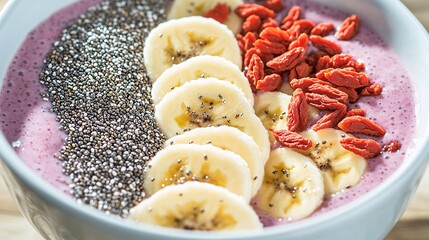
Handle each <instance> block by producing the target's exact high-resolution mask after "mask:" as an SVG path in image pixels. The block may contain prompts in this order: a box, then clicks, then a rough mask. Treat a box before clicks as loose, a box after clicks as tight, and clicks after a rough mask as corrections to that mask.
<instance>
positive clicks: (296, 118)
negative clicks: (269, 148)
mask: <svg viewBox="0 0 429 240" xmlns="http://www.w3.org/2000/svg"><path fill="white" fill-rule="evenodd" d="M307 114H308V104H307V101H306V99H305V94H304V92H303V91H302V89H300V88H298V89H296V90H295V91H294V92H293V95H292V98H291V100H290V102H289V106H288V115H287V120H286V125H287V127H288V129H289V131H292V132H302V131H304V130H305V129H306V128H307Z"/></svg>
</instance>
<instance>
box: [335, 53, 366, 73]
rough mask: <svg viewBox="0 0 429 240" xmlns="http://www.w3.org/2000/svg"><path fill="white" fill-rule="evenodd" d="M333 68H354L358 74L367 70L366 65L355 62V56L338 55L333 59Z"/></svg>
mask: <svg viewBox="0 0 429 240" xmlns="http://www.w3.org/2000/svg"><path fill="white" fill-rule="evenodd" d="M330 64H331V67H332V68H353V70H354V71H356V72H361V71H363V70H365V64H364V63H363V62H358V61H355V60H353V56H351V55H349V54H337V55H335V56H333V57H332V58H331V62H330Z"/></svg>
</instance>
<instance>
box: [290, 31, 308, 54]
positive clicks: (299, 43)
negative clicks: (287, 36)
mask: <svg viewBox="0 0 429 240" xmlns="http://www.w3.org/2000/svg"><path fill="white" fill-rule="evenodd" d="M297 47H302V48H304V49H305V50H307V48H308V35H307V34H306V33H302V34H301V35H299V37H298V38H297V39H296V40H295V41H293V42H291V43H290V44H289V50H291V49H293V48H297Z"/></svg>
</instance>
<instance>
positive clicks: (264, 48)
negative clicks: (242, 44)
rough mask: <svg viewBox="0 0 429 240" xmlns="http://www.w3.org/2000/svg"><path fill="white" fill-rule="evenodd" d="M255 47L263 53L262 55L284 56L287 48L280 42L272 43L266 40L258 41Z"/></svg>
mask: <svg viewBox="0 0 429 240" xmlns="http://www.w3.org/2000/svg"><path fill="white" fill-rule="evenodd" d="M253 45H254V46H255V47H256V48H257V49H258V50H259V51H260V52H261V53H273V54H282V53H284V52H286V50H287V48H286V46H285V45H283V44H281V43H278V42H271V41H269V40H265V39H258V40H256V42H255V43H253Z"/></svg>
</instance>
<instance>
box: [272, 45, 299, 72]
mask: <svg viewBox="0 0 429 240" xmlns="http://www.w3.org/2000/svg"><path fill="white" fill-rule="evenodd" d="M304 54H305V49H304V48H302V47H297V48H294V49H292V50H289V51H287V52H285V53H283V54H282V55H280V56H278V57H275V58H274V59H272V60H271V61H269V62H268V63H267V66H268V67H269V68H272V69H274V70H275V71H279V72H283V71H286V70H291V69H292V68H294V67H295V66H296V65H298V63H300V62H301V61H302V60H303V58H304Z"/></svg>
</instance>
